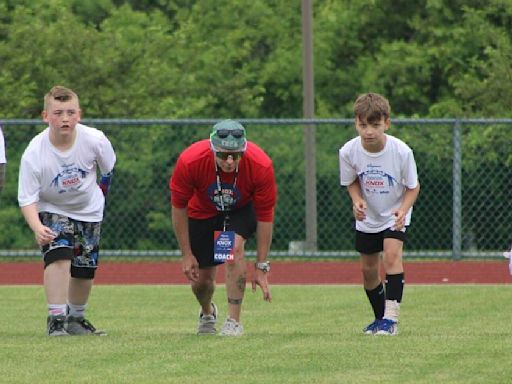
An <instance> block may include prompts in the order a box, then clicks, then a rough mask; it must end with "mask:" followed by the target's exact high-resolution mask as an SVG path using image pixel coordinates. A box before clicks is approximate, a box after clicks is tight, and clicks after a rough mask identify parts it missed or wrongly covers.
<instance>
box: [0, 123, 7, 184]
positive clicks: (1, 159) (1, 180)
mask: <svg viewBox="0 0 512 384" xmlns="http://www.w3.org/2000/svg"><path fill="white" fill-rule="evenodd" d="M6 163H7V159H6V157H5V140H4V133H3V132H2V126H0V192H1V191H2V189H3V188H4V185H5V164H6Z"/></svg>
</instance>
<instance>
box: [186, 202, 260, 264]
mask: <svg viewBox="0 0 512 384" xmlns="http://www.w3.org/2000/svg"><path fill="white" fill-rule="evenodd" d="M227 214H228V216H229V220H228V226H227V227H226V230H228V231H235V233H236V234H237V235H240V236H242V237H243V238H244V239H246V240H247V239H249V238H250V237H251V236H252V235H253V234H254V232H256V214H255V212H254V208H253V206H252V203H249V204H247V205H245V206H244V207H242V208H239V209H237V210H234V211H229V212H227ZM223 225H224V214H223V213H219V214H218V215H217V216H214V217H212V218H209V219H192V218H190V217H189V219H188V233H189V238H190V247H191V248H192V253H193V254H194V256H195V257H196V259H197V261H198V263H199V268H206V267H212V266H215V265H217V264H218V263H215V262H214V261H213V234H214V231H222V230H223Z"/></svg>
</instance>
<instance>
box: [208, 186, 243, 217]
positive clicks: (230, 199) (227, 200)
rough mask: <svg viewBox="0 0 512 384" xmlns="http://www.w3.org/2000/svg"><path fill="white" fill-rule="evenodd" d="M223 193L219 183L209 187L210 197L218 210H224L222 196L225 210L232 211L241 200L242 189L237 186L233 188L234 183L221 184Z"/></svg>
mask: <svg viewBox="0 0 512 384" xmlns="http://www.w3.org/2000/svg"><path fill="white" fill-rule="evenodd" d="M221 187H222V191H221V194H220V193H219V191H218V188H217V183H213V184H211V185H210V186H209V187H208V197H209V198H210V201H211V202H212V203H213V205H215V208H216V209H217V211H222V203H221V198H222V201H223V203H224V210H225V211H231V210H233V209H234V208H235V206H236V203H237V202H238V201H239V200H240V191H239V190H238V188H236V187H235V189H233V185H232V184H225V183H223V184H222V185H221Z"/></svg>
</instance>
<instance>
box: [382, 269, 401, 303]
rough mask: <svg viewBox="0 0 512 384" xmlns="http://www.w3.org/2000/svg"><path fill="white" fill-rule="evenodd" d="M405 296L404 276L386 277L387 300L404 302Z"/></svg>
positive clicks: (398, 274) (399, 274)
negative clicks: (403, 297)
mask: <svg viewBox="0 0 512 384" xmlns="http://www.w3.org/2000/svg"><path fill="white" fill-rule="evenodd" d="M403 294H404V274H403V272H402V273H397V274H396V275H386V299H388V300H396V301H397V302H399V303H400V302H402V295H403Z"/></svg>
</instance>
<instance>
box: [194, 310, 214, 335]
mask: <svg viewBox="0 0 512 384" xmlns="http://www.w3.org/2000/svg"><path fill="white" fill-rule="evenodd" d="M212 308H213V313H212V314H211V315H203V312H202V310H199V322H198V324H197V334H198V335H215V334H216V333H217V329H215V324H216V323H217V306H216V305H215V304H214V303H212Z"/></svg>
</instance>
